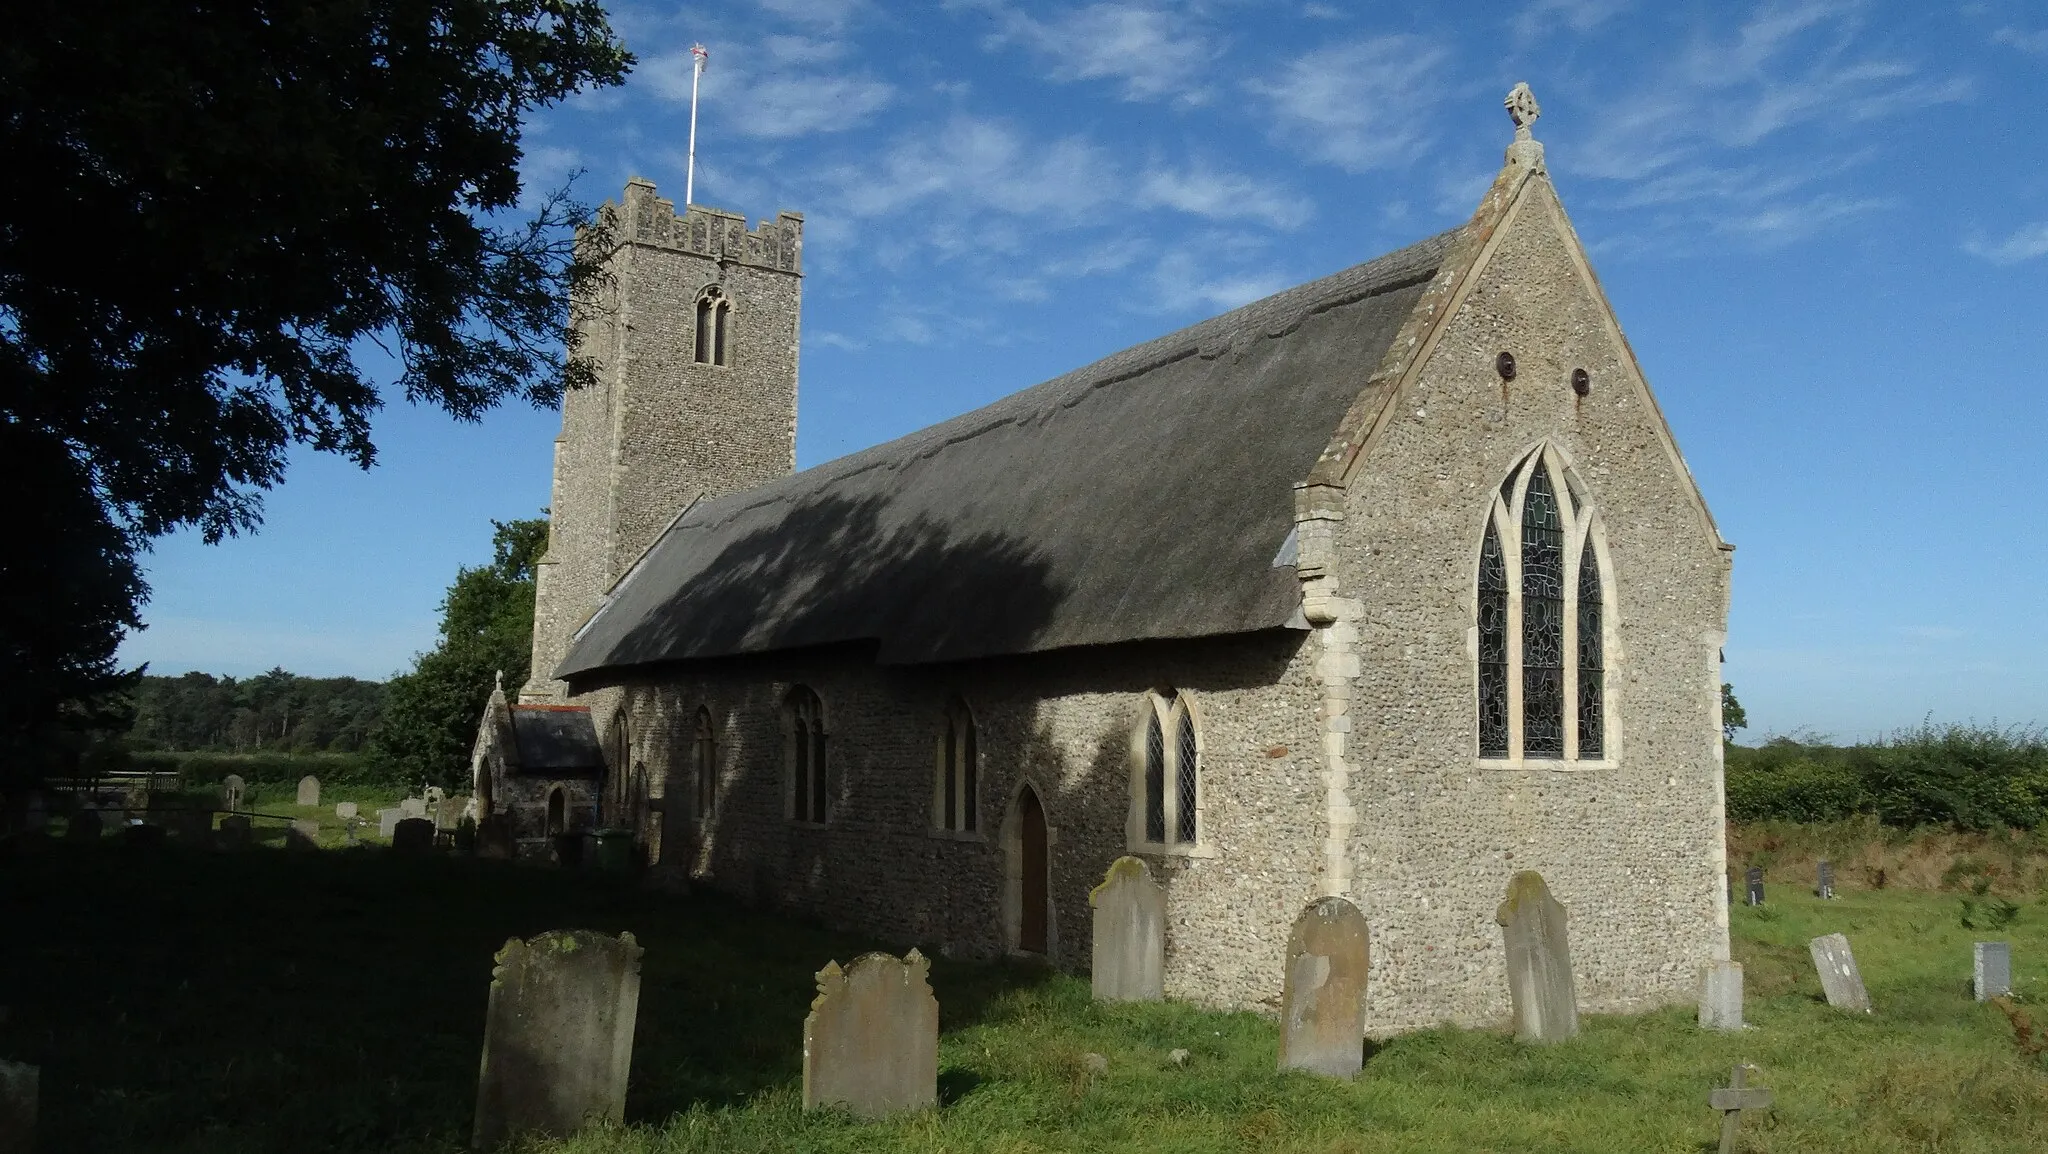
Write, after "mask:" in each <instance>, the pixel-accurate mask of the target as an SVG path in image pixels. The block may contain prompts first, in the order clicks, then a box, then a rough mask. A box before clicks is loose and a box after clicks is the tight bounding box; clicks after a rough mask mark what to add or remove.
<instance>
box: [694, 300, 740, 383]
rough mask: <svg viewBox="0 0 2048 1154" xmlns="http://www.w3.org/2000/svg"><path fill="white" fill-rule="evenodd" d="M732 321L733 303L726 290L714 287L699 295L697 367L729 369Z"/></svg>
mask: <svg viewBox="0 0 2048 1154" xmlns="http://www.w3.org/2000/svg"><path fill="white" fill-rule="evenodd" d="M731 321H732V301H731V299H729V298H728V297H727V296H726V295H725V290H724V289H721V288H719V287H718V286H717V285H712V286H711V287H710V288H707V289H705V290H704V291H703V292H701V293H699V294H697V363H698V364H700V365H729V364H731V363H732V358H731V356H730V351H731V348H732V343H731V341H730V339H729V336H728V333H727V329H728V328H729V327H730V326H731Z"/></svg>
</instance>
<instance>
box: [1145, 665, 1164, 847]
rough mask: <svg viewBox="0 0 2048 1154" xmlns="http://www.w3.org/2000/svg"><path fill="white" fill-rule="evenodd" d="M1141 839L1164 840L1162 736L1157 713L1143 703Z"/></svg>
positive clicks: (1148, 704)
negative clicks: (1143, 829)
mask: <svg viewBox="0 0 2048 1154" xmlns="http://www.w3.org/2000/svg"><path fill="white" fill-rule="evenodd" d="M1145 710H1146V713H1147V714H1148V716H1147V717H1146V718H1145V840H1146V841H1150V842H1163V841H1165V840H1166V736H1165V735H1164V734H1162V733H1161V732H1160V731H1159V710H1158V709H1157V708H1155V707H1154V706H1153V704H1152V702H1151V701H1149V700H1148V701H1147V702H1146V703H1145Z"/></svg>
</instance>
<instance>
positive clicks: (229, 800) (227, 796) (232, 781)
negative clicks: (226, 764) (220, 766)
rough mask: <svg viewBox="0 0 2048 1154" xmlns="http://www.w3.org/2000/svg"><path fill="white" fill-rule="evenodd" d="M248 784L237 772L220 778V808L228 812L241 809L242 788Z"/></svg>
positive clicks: (244, 788) (245, 787)
mask: <svg viewBox="0 0 2048 1154" xmlns="http://www.w3.org/2000/svg"><path fill="white" fill-rule="evenodd" d="M248 784H249V783H248V782H245V781H243V780H242V775H241V774H239V773H231V774H229V775H227V776H226V777H224V778H221V780H220V804H221V808H223V809H225V810H227V811H228V812H229V813H240V812H241V810H242V793H243V791H244V790H246V789H247V788H248Z"/></svg>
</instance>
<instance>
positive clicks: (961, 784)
mask: <svg viewBox="0 0 2048 1154" xmlns="http://www.w3.org/2000/svg"><path fill="white" fill-rule="evenodd" d="M977 745H978V743H977V741H976V734H975V731H974V715H973V714H972V713H969V712H968V710H967V703H966V702H965V701H962V700H960V699H959V698H957V697H956V698H954V699H953V702H952V704H951V705H948V706H947V707H946V716H945V724H944V725H943V727H942V728H941V729H940V731H939V750H938V765H937V774H936V776H935V778H934V779H933V782H932V786H933V788H932V825H933V826H934V827H935V828H938V829H943V830H951V831H953V832H955V833H973V832H974V831H975V830H976V829H978V828H980V825H981V821H980V809H981V801H980V797H979V794H980V782H979V780H978V779H979V778H980V776H981V773H980V770H981V766H980V761H979V759H980V750H979V749H978V748H977Z"/></svg>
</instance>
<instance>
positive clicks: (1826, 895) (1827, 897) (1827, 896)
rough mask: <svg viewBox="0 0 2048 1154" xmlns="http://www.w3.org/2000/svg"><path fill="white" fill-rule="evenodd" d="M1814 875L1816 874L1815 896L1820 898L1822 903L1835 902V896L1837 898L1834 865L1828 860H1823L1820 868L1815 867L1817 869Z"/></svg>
mask: <svg viewBox="0 0 2048 1154" xmlns="http://www.w3.org/2000/svg"><path fill="white" fill-rule="evenodd" d="M1814 874H1815V878H1814V885H1813V892H1814V894H1815V895H1816V896H1818V897H1819V898H1820V899H1821V900H1822V901H1832V900H1834V896H1835V867H1834V863H1832V862H1830V861H1828V860H1827V859H1826V858H1822V859H1821V860H1820V864H1819V865H1818V866H1815V867H1814Z"/></svg>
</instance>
